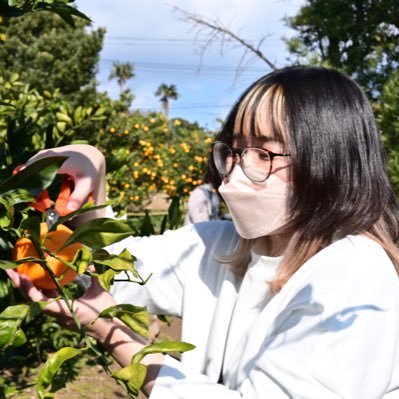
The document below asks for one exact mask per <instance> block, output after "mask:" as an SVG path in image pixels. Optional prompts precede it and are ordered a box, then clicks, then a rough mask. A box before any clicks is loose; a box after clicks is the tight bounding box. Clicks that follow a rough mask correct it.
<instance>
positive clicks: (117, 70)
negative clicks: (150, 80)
mask: <svg viewBox="0 0 399 399" xmlns="http://www.w3.org/2000/svg"><path fill="white" fill-rule="evenodd" d="M135 75H136V74H135V73H134V65H133V64H132V63H130V62H118V61H115V62H113V63H112V70H111V73H110V75H109V77H108V80H111V79H117V82H118V85H119V88H120V90H121V93H122V92H123V90H124V88H125V84H126V82H127V81H128V80H129V79H131V78H134V76H135Z"/></svg>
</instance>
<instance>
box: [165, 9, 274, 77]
mask: <svg viewBox="0 0 399 399" xmlns="http://www.w3.org/2000/svg"><path fill="white" fill-rule="evenodd" d="M172 7H173V9H174V11H176V12H178V13H179V14H180V15H181V19H182V20H183V21H185V22H188V23H190V24H192V25H193V29H196V30H197V32H196V37H195V40H196V41H197V43H200V42H201V41H203V40H204V37H205V43H204V44H201V45H200V46H199V48H200V58H201V61H200V63H201V64H202V59H203V56H204V54H205V51H206V50H207V49H208V48H209V47H210V45H211V44H212V43H213V42H215V41H217V40H219V41H220V42H221V45H220V51H221V53H222V54H223V52H224V49H225V47H226V46H227V45H228V44H231V43H235V44H236V45H237V47H242V48H243V49H244V52H243V55H242V57H241V59H240V62H239V66H238V68H237V71H238V70H239V68H240V67H241V66H242V65H243V63H244V59H245V58H246V56H247V55H248V54H250V53H252V54H253V55H255V56H256V57H257V58H259V59H261V60H262V61H263V62H265V63H266V64H267V65H268V66H269V67H270V68H272V69H273V70H276V69H277V67H276V65H275V64H274V63H273V62H272V61H270V59H269V58H267V57H266V55H265V54H264V53H263V52H262V51H261V50H260V47H261V45H262V43H263V42H264V40H265V38H266V37H262V38H261V39H260V41H259V43H258V45H257V46H256V47H255V46H253V45H252V44H251V43H250V42H248V41H247V40H245V39H243V38H242V37H240V36H238V35H237V34H235V33H234V32H233V31H232V30H231V29H229V28H228V27H227V26H224V25H223V24H222V22H221V21H219V20H211V19H207V18H205V17H202V16H200V15H196V14H193V13H190V12H188V11H185V10H183V9H181V8H179V7H177V6H172ZM201 39H202V40H201Z"/></svg>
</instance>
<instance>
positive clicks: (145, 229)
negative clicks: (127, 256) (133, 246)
mask: <svg viewBox="0 0 399 399" xmlns="http://www.w3.org/2000/svg"><path fill="white" fill-rule="evenodd" d="M153 234H155V229H154V225H153V223H152V220H151V217H150V214H149V212H148V210H147V209H146V210H145V214H144V217H143V219H142V221H141V225H140V236H142V237H144V236H151V235H153Z"/></svg>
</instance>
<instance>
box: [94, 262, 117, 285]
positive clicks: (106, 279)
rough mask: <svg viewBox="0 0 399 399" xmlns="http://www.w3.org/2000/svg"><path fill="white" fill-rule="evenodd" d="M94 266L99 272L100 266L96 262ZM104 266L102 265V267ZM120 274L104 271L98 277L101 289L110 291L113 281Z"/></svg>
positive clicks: (109, 270) (110, 270) (114, 271)
mask: <svg viewBox="0 0 399 399" xmlns="http://www.w3.org/2000/svg"><path fill="white" fill-rule="evenodd" d="M94 266H95V268H96V270H97V267H98V265H97V264H96V262H94ZM101 266H102V265H101ZM117 274H119V272H118V271H116V270H112V269H108V270H106V271H103V272H102V273H101V274H100V275H99V276H98V282H99V283H100V285H101V287H103V288H104V289H105V290H106V291H109V290H110V288H111V284H112V281H113V278H114V277H115V276H116V275H117Z"/></svg>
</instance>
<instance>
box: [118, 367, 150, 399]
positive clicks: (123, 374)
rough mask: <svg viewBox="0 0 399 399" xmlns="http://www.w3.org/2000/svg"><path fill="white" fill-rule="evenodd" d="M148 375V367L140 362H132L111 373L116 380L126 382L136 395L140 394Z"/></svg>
mask: <svg viewBox="0 0 399 399" xmlns="http://www.w3.org/2000/svg"><path fill="white" fill-rule="evenodd" d="M146 375H147V367H146V366H144V364H140V363H135V364H130V365H129V366H127V367H124V368H122V369H120V370H118V371H115V372H114V373H112V374H111V376H112V377H113V378H115V379H116V380H119V381H123V382H125V383H126V384H127V385H128V387H129V388H130V390H131V391H132V394H133V395H134V396H137V395H138V394H139V390H140V388H141V387H142V385H143V384H144V380H145V377H146Z"/></svg>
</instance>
